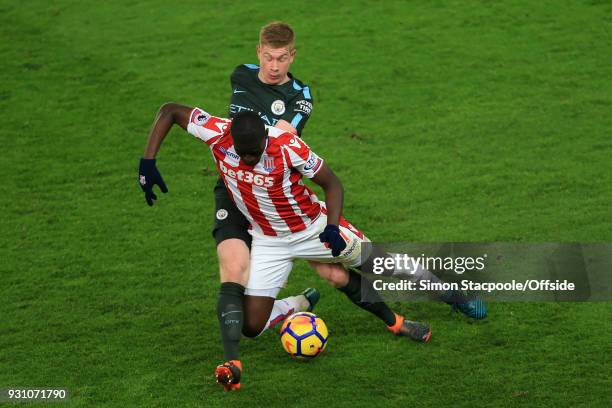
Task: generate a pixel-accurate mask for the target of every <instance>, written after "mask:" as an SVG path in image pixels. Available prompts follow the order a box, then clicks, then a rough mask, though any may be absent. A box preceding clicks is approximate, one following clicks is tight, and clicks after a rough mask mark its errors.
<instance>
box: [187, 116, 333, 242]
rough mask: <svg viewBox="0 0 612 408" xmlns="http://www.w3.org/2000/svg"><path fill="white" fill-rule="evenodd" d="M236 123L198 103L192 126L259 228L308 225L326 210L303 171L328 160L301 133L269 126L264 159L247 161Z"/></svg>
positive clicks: (309, 172)
mask: <svg viewBox="0 0 612 408" xmlns="http://www.w3.org/2000/svg"><path fill="white" fill-rule="evenodd" d="M231 123H232V120H231V119H223V118H218V117H215V116H212V115H209V114H208V113H206V112H204V111H203V110H201V109H199V108H195V109H194V110H193V111H192V112H191V116H190V118H189V124H188V126H187V131H188V132H189V133H190V134H192V135H193V136H195V137H197V138H198V139H201V140H202V141H204V142H205V143H206V144H207V145H208V147H210V150H211V152H212V155H213V158H214V160H215V163H216V165H217V169H218V170H219V173H220V174H221V178H222V179H223V181H224V182H225V185H226V186H227V189H228V191H229V193H230V195H231V197H232V199H233V200H234V202H235V203H236V206H237V207H238V209H239V210H240V211H241V212H242V213H243V214H244V215H245V217H246V218H247V219H248V220H249V221H250V223H251V226H252V228H253V230H254V231H256V232H258V233H261V234H263V235H270V236H283V235H287V234H291V233H294V232H298V231H302V230H304V229H306V228H307V227H308V226H309V225H310V224H311V223H312V222H313V221H314V220H316V219H317V218H318V217H319V215H320V214H321V204H319V200H318V198H317V196H316V195H315V194H314V192H313V191H312V190H310V189H309V188H308V187H307V186H305V185H304V183H303V182H302V176H306V177H308V178H312V177H314V176H315V175H316V174H317V172H318V171H319V170H320V169H321V168H322V165H323V160H322V159H321V158H320V157H319V156H317V155H316V154H315V153H314V152H313V151H311V150H310V148H309V147H308V146H307V145H306V143H304V142H303V141H302V139H300V138H299V137H298V136H296V135H294V134H292V133H288V132H285V131H283V130H281V129H278V128H275V127H266V128H267V129H268V138H267V142H266V148H265V151H264V153H263V154H262V156H261V159H260V160H259V163H257V164H256V165H255V166H247V165H245V164H244V163H242V161H241V160H240V156H238V154H237V153H236V150H235V149H234V141H233V139H232V136H231V134H230V125H231Z"/></svg>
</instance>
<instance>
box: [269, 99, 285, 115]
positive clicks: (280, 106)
mask: <svg viewBox="0 0 612 408" xmlns="http://www.w3.org/2000/svg"><path fill="white" fill-rule="evenodd" d="M270 108H271V109H272V113H274V114H275V115H282V114H283V113H285V102H283V101H281V100H280V99H277V100H275V101H274V102H272V106H271V107H270Z"/></svg>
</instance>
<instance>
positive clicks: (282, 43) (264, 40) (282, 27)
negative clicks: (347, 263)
mask: <svg viewBox="0 0 612 408" xmlns="http://www.w3.org/2000/svg"><path fill="white" fill-rule="evenodd" d="M259 45H267V46H269V47H272V48H287V49H289V50H293V47H294V46H295V33H294V32H293V30H292V29H291V27H290V26H289V24H287V23H283V22H281V21H273V22H271V23H268V24H266V25H265V26H263V27H261V30H260V31H259Z"/></svg>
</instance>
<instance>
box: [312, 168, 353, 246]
mask: <svg viewBox="0 0 612 408" xmlns="http://www.w3.org/2000/svg"><path fill="white" fill-rule="evenodd" d="M312 181H314V182H315V183H316V184H318V185H320V186H321V187H322V188H323V191H324V192H325V206H326V207H327V226H326V227H325V230H323V232H322V233H321V234H319V239H320V240H321V242H325V243H327V244H328V245H329V248H330V249H331V251H332V255H333V256H339V255H340V253H341V252H342V251H343V250H344V248H346V242H345V241H344V239H343V238H342V236H341V235H340V228H339V227H338V225H339V224H340V215H341V214H342V206H343V201H344V191H343V189H342V182H340V179H339V178H338V177H337V176H336V175H335V174H334V172H333V171H332V170H331V169H330V168H329V167H328V166H327V165H326V164H325V163H323V165H322V167H321V170H319V172H318V173H317V174H316V175H315V176H314V177H313V178H312Z"/></svg>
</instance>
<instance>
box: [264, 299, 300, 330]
mask: <svg viewBox="0 0 612 408" xmlns="http://www.w3.org/2000/svg"><path fill="white" fill-rule="evenodd" d="M308 307H310V302H308V299H306V296H304V295H297V296H291V297H287V298H284V299H277V300H275V301H274V306H273V307H272V312H271V313H270V317H269V318H268V322H267V323H266V327H265V329H263V331H262V333H263V332H264V331H266V330H268V329H269V328H270V327H273V326H275V325H277V324H279V323H281V322H283V321H284V320H285V319H286V318H287V317H289V316H291V315H292V314H294V313H297V312H305V311H306V310H308Z"/></svg>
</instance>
